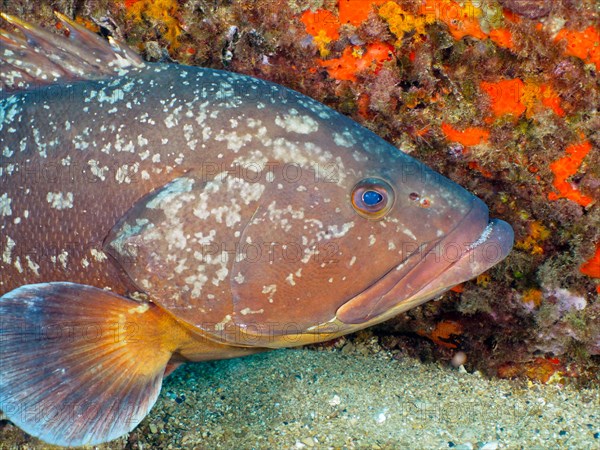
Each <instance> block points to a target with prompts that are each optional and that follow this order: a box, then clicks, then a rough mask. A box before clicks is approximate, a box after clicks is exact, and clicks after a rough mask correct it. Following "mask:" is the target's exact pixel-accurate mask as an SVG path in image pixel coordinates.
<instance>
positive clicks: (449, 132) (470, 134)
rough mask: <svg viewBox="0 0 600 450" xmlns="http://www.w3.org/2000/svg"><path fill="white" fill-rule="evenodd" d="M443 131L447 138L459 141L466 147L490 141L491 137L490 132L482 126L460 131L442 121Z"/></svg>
mask: <svg viewBox="0 0 600 450" xmlns="http://www.w3.org/2000/svg"><path fill="white" fill-rule="evenodd" d="M442 131H443V133H444V136H446V139H448V140H449V141H453V142H458V143H460V144H462V145H464V146H465V147H469V146H472V145H478V144H482V143H484V142H488V140H489V138H490V132H489V131H488V130H487V129H485V128H480V127H468V128H465V129H464V130H462V131H460V130H457V129H456V128H454V127H452V125H450V124H448V123H442Z"/></svg>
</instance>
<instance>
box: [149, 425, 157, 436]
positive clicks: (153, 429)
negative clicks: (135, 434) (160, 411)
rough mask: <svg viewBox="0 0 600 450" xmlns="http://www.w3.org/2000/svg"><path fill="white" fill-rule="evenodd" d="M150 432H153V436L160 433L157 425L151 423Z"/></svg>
mask: <svg viewBox="0 0 600 450" xmlns="http://www.w3.org/2000/svg"><path fill="white" fill-rule="evenodd" d="M150 432H151V433H152V434H156V433H158V428H157V427H156V425H155V424H153V423H151V424H150Z"/></svg>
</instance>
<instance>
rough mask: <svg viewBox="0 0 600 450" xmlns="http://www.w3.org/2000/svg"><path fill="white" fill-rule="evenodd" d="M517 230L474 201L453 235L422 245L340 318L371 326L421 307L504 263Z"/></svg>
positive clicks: (348, 306) (349, 304)
mask: <svg viewBox="0 0 600 450" xmlns="http://www.w3.org/2000/svg"><path fill="white" fill-rule="evenodd" d="M513 242H514V232H513V229H512V228H511V226H510V225H509V224H508V223H506V222H504V221H503V220H499V219H492V220H489V217H488V209H487V206H486V205H485V203H483V202H482V201H481V200H480V199H478V198H476V199H474V201H473V203H472V206H471V209H470V210H469V212H468V213H467V214H466V215H465V217H464V218H463V220H461V221H460V222H459V223H458V224H457V225H456V226H455V227H454V228H453V229H452V230H451V231H450V232H449V233H447V234H446V235H445V236H444V237H442V238H441V239H440V240H438V241H436V242H430V243H425V244H423V245H422V246H421V247H420V248H419V249H417V250H415V251H414V252H412V253H411V254H410V255H409V256H408V257H407V258H406V259H405V260H404V261H403V262H402V263H401V264H399V265H398V266H396V267H394V268H392V269H391V270H390V271H389V272H388V273H386V274H385V275H384V276H383V277H382V278H380V279H379V281H377V282H376V283H374V284H373V285H371V286H370V287H369V288H367V289H366V290H365V291H363V292H361V293H360V294H358V295H357V296H355V297H354V298H352V299H351V300H350V301H348V302H346V303H345V304H343V305H342V306H341V307H340V308H339V309H338V310H337V313H336V318H337V319H338V320H339V321H340V322H342V323H345V324H348V325H357V324H361V326H362V325H364V326H369V325H372V324H374V323H379V322H382V321H384V320H386V319H388V318H390V317H393V316H395V315H397V314H400V313H401V312H404V311H407V310H409V309H411V308H414V307H415V306H418V305H420V304H422V303H424V302H426V301H427V300H429V299H431V298H433V297H435V296H437V295H440V294H441V293H443V292H445V291H447V290H448V289H450V288H452V287H453V286H456V285H457V284H459V283H462V282H463V281H467V280H470V279H471V278H474V277H476V276H477V275H479V274H481V273H483V272H485V271H486V270H488V269H489V268H490V267H492V266H494V265H495V264H497V263H499V262H500V261H502V260H503V259H504V258H505V257H506V256H507V255H508V253H509V252H510V250H511V249H512V246H513Z"/></svg>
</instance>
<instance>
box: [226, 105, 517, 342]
mask: <svg viewBox="0 0 600 450" xmlns="http://www.w3.org/2000/svg"><path fill="white" fill-rule="evenodd" d="M332 114H333V113H332ZM287 120H290V119H289V117H288V119H287ZM304 120H305V122H306V123H304V128H307V129H308V128H310V127H306V125H307V124H311V123H312V122H311V120H307V119H304ZM296 122H297V120H296ZM315 123H316V122H315ZM327 123H329V125H327ZM304 128H303V126H302V125H301V124H299V123H296V129H304ZM313 128H314V129H313V130H312V131H311V132H310V133H308V132H307V133H306V134H304V135H302V136H301V135H299V134H297V135H295V138H294V139H293V140H292V139H286V138H281V139H282V141H281V142H280V143H279V144H275V145H274V146H273V147H274V148H275V149H277V148H278V147H279V148H280V150H279V151H278V152H277V151H275V154H274V156H275V158H277V164H274V165H273V167H274V169H273V170H272V172H271V177H270V178H271V182H270V183H268V186H267V188H266V189H265V192H264V193H263V195H262V197H261V201H260V206H258V207H257V208H256V210H255V211H254V213H253V215H252V218H251V219H250V221H249V222H248V224H247V225H246V226H245V228H244V231H243V233H242V236H241V237H240V240H239V244H240V248H242V249H244V248H245V250H243V251H242V252H241V254H242V255H243V257H242V258H238V259H237V260H236V262H235V264H234V266H233V270H232V276H234V277H235V276H238V277H239V279H238V280H239V281H240V282H239V283H236V282H232V293H233V298H234V305H235V312H236V313H237V317H236V319H235V320H236V323H237V324H238V325H239V326H241V327H243V328H245V329H252V328H253V327H255V328H257V329H258V328H259V323H260V324H264V323H269V324H271V328H270V330H271V332H272V333H275V334H278V333H279V334H284V335H300V334H306V333H315V334H322V333H325V334H328V335H329V336H331V335H341V334H345V333H347V332H350V331H354V330H356V329H360V328H364V327H366V326H369V325H372V324H374V323H377V322H381V321H383V320H385V319H387V318H389V317H392V316H393V315H396V314H398V313H400V312H403V311H405V310H407V309H410V308H412V307H414V306H416V305H418V304H421V303H423V302H425V301H426V300H428V299H430V298H432V297H434V296H436V295H438V294H440V293H442V292H444V291H446V290H448V289H450V288H452V287H453V286H455V285H456V284H458V283H461V282H463V281H465V280H468V279H470V278H473V277H475V276H477V275H479V274H480V273H482V272H484V271H485V270H487V269H488V268H490V267H491V266H493V265H494V264H496V263H498V262H499V261H500V260H502V259H503V258H504V257H505V256H506V255H507V254H508V252H509V251H510V249H511V247H512V243H513V232H512V229H511V227H510V226H509V225H508V224H506V223H505V222H502V221H498V220H494V221H491V222H490V221H489V218H488V208H487V206H486V205H485V204H484V203H483V202H482V201H481V200H480V199H479V198H477V197H476V196H474V195H473V194H471V193H469V192H468V191H466V190H465V189H464V188H462V187H460V186H458V185H457V184H455V183H453V182H452V181H450V180H449V179H447V178H445V177H444V176H442V175H440V174H438V173H436V172H434V171H433V170H431V169H429V168H428V167H427V166H425V165H424V164H422V163H420V162H418V161H416V160H414V159H413V158H411V157H409V156H408V155H406V154H404V153H403V152H402V151H400V150H399V149H397V148H395V147H393V146H392V145H390V144H388V143H387V142H385V141H384V140H383V139H381V138H379V137H378V136H376V135H375V134H373V133H371V132H370V131H368V130H366V129H364V128H362V127H360V126H358V125H357V124H355V123H354V122H352V121H350V120H348V119H346V118H344V117H342V116H339V115H336V116H335V120H330V121H328V122H327V121H321V122H319V126H318V127H317V126H315V127H313ZM288 156H289V157H288ZM251 252H252V255H253V256H252V255H251ZM240 313H241V315H240ZM244 313H246V314H244Z"/></svg>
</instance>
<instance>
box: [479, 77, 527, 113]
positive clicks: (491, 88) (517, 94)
mask: <svg viewBox="0 0 600 450" xmlns="http://www.w3.org/2000/svg"><path fill="white" fill-rule="evenodd" d="M480 87H481V89H482V90H483V91H484V92H485V93H486V94H487V95H488V96H489V98H490V100H491V109H492V113H493V114H494V116H495V117H500V116H503V115H505V114H512V115H513V116H514V117H515V119H517V118H518V117H519V116H520V115H521V114H523V113H524V112H525V110H526V109H527V108H526V106H525V105H524V104H523V103H521V95H522V94H523V90H524V88H525V83H523V81H522V80H521V79H519V78H513V79H509V80H500V81H496V82H489V81H482V82H481V84H480Z"/></svg>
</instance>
